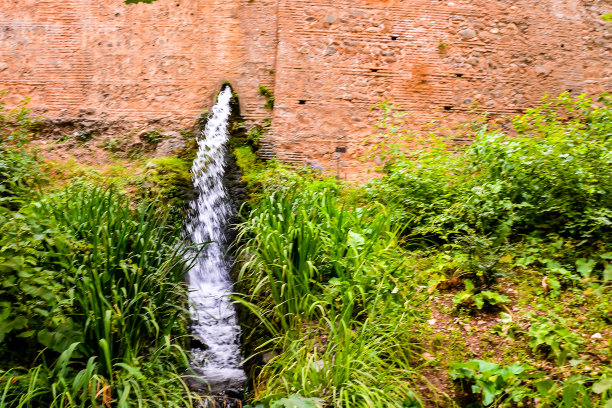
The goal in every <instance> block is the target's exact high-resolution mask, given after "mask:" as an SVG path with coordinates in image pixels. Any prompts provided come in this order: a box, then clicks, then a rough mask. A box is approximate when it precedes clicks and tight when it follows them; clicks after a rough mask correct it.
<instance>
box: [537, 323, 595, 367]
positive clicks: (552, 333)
mask: <svg viewBox="0 0 612 408" xmlns="http://www.w3.org/2000/svg"><path fill="white" fill-rule="evenodd" d="M530 318H531V327H530V328H529V332H528V336H529V346H530V347H531V349H532V351H533V352H538V351H540V352H543V353H544V354H546V355H551V356H553V357H554V358H555V361H556V363H557V365H563V364H565V362H566V361H567V359H568V358H572V357H576V356H577V354H578V352H579V350H580V348H581V345H582V344H583V343H584V340H583V339H582V338H581V337H580V336H578V335H576V334H574V333H572V332H571V331H570V330H569V329H568V328H567V326H566V323H565V320H564V319H562V318H560V317H558V316H538V315H535V314H531V315H530Z"/></svg>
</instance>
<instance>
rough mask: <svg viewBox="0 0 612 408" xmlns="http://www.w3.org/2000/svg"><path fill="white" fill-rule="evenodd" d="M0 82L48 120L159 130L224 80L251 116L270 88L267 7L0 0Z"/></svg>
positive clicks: (272, 20) (220, 0) (270, 5)
mask: <svg viewBox="0 0 612 408" xmlns="http://www.w3.org/2000/svg"><path fill="white" fill-rule="evenodd" d="M0 4H1V6H0V10H1V11H2V12H1V13H0V83H1V87H2V88H9V89H10V90H11V94H10V95H11V98H12V100H13V101H16V100H18V98H20V97H22V96H30V97H31V98H32V102H31V106H32V107H34V108H36V111H37V112H38V113H41V114H43V115H45V116H47V117H49V118H52V119H65V120H70V119H77V120H78V119H79V118H81V119H83V120H85V119H91V120H100V119H101V120H107V121H114V122H117V121H119V122H127V123H132V122H133V123H134V124H141V125H142V126H145V127H146V126H147V125H149V124H151V125H153V124H156V125H161V126H166V127H171V126H181V125H187V124H189V123H191V122H193V120H194V119H195V118H196V117H197V116H198V115H199V114H200V112H201V110H202V109H205V108H209V107H210V106H211V104H212V102H213V100H214V96H215V94H216V92H217V91H218V90H219V89H220V87H221V84H222V83H223V82H224V81H230V82H231V83H232V84H233V85H234V87H235V88H236V90H237V91H238V92H239V93H240V94H241V95H243V96H244V98H243V99H244V101H245V104H244V106H243V113H244V114H245V116H247V117H249V118H261V117H264V116H266V115H268V113H267V112H266V111H265V110H264V109H263V107H262V106H260V105H261V104H258V102H260V99H261V98H260V97H259V96H258V93H257V86H258V85H259V84H262V83H265V84H268V85H273V75H272V73H273V69H274V61H275V51H274V50H275V44H276V3H275V1H271V0H257V1H256V2H249V1H248V0H244V1H224V0H188V1H186V0H159V1H157V2H156V3H155V4H151V5H147V4H137V5H129V6H128V5H125V4H123V1H121V0H61V1H60V0H37V1H35V0H15V1H11V0H2V1H1V3H0Z"/></svg>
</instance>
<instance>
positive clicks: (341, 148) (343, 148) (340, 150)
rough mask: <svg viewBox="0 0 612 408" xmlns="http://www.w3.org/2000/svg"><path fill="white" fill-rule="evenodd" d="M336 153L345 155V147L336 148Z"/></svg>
mask: <svg viewBox="0 0 612 408" xmlns="http://www.w3.org/2000/svg"><path fill="white" fill-rule="evenodd" d="M336 153H346V147H336Z"/></svg>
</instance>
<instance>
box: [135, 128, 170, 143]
mask: <svg viewBox="0 0 612 408" xmlns="http://www.w3.org/2000/svg"><path fill="white" fill-rule="evenodd" d="M140 138H141V139H142V140H143V141H145V142H146V143H149V144H157V143H159V142H161V141H162V140H164V135H163V134H162V132H161V130H159V129H153V130H150V131H148V132H146V133H144V134H143V135H142V136H141V137H140Z"/></svg>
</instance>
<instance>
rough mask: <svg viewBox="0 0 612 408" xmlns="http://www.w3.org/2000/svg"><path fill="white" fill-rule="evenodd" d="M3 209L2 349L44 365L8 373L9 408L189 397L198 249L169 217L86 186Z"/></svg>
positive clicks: (28, 363) (7, 355)
mask: <svg viewBox="0 0 612 408" xmlns="http://www.w3.org/2000/svg"><path fill="white" fill-rule="evenodd" d="M0 217H2V221H3V222H2V223H1V225H2V227H1V230H2V231H1V234H0V237H1V238H0V274H1V275H2V282H3V283H2V286H0V294H1V295H2V302H0V308H1V309H0V310H1V312H0V313H1V314H2V316H3V324H2V325H1V326H0V332H1V333H0V355H2V357H3V358H2V360H3V361H4V362H5V364H10V365H9V367H21V366H23V367H32V366H34V368H33V369H29V370H28V369H20V368H19V369H14V370H13V371H8V372H2V373H0V375H2V377H3V378H4V379H5V380H6V383H5V384H4V382H3V386H4V387H5V391H6V392H5V393H4V396H3V397H2V399H3V400H2V401H3V402H2V403H3V404H4V405H2V406H7V407H9V406H17V405H19V404H21V405H19V406H26V407H39V406H48V407H60V406H61V407H77V406H91V405H93V406H99V405H100V404H102V402H101V401H100V399H101V400H103V401H107V403H108V404H111V403H112V404H113V405H114V404H117V405H118V406H135V405H138V404H142V402H143V401H150V403H151V404H152V406H170V405H172V404H176V403H177V401H183V400H184V398H183V395H184V392H185V389H184V386H183V384H182V382H181V380H180V375H181V373H182V370H184V369H185V367H186V362H187V359H186V355H185V353H184V351H183V350H182V347H181V342H180V341H177V340H176V338H175V336H177V335H179V336H180V335H184V334H185V333H184V331H183V330H184V329H183V327H184V319H185V318H186V315H187V311H186V309H185V304H186V288H185V284H184V283H183V276H184V271H185V269H186V268H187V267H188V263H189V259H190V257H189V256H188V248H187V247H185V246H184V245H183V244H182V243H181V242H182V240H181V238H180V233H179V231H178V230H176V229H173V228H171V227H170V226H168V224H167V223H166V217H165V216H164V215H160V214H159V212H158V210H157V209H156V208H155V207H154V206H153V205H150V206H146V207H140V208H138V209H135V210H134V209H132V208H131V206H130V202H129V200H128V199H127V198H126V197H125V196H122V195H120V194H119V193H116V192H115V191H113V190H112V189H103V188H99V187H93V186H89V185H83V184H80V185H79V184H77V185H75V186H72V187H70V188H68V189H67V190H65V191H63V192H60V193H57V194H53V195H49V196H45V197H42V198H40V199H39V200H38V201H36V202H33V203H31V204H29V205H26V206H24V207H23V208H22V209H21V210H20V211H19V212H10V210H8V209H3V210H2V213H1V215H0ZM24 346H25V347H24ZM36 356H42V361H43V362H42V363H38V365H34V363H35V361H36ZM160 376H164V377H166V380H165V381H167V385H165V386H162V387H159V385H158V384H156V385H155V387H151V385H150V384H152V383H153V382H155V379H156V378H160ZM139 401H140V402H139ZM173 401H174V402H173ZM181 406H185V405H181Z"/></svg>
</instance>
